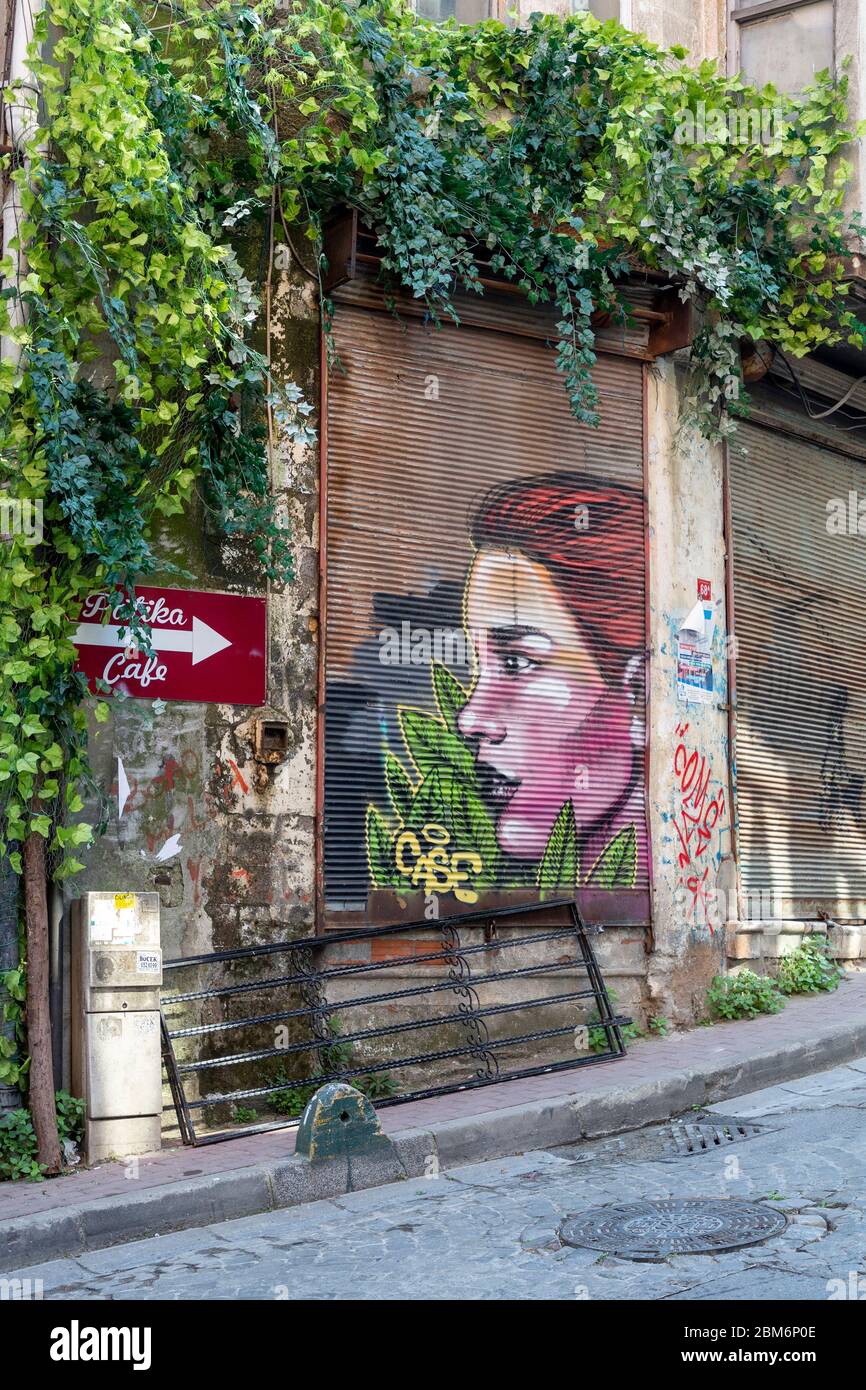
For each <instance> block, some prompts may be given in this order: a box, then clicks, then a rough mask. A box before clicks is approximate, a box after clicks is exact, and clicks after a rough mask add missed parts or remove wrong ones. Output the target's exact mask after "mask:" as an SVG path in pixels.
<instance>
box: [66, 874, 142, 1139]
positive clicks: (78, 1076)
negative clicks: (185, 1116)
mask: <svg viewBox="0 0 866 1390" xmlns="http://www.w3.org/2000/svg"><path fill="white" fill-rule="evenodd" d="M161 984H162V950H161V947H160V935H159V894H158V893H85V894H84V895H83V896H82V897H81V898H80V899H79V900H78V902H76V903H75V904H74V905H73V915H72V990H71V994H72V1020H73V1027H72V1082H73V1089H74V1091H75V1094H76V1095H79V1096H83V1097H84V1099H85V1101H86V1103H87V1109H86V1118H85V1150H86V1153H87V1158H88V1161H89V1162H91V1163H93V1162H95V1161H98V1160H99V1159H103V1158H124V1157H126V1156H128V1155H130V1154H141V1153H149V1152H151V1151H152V1150H154V1149H158V1148H159V1146H160V1136H161V1128H162V1126H161V1115H162V1062H161V1048H160V1031H159V991H160V986H161Z"/></svg>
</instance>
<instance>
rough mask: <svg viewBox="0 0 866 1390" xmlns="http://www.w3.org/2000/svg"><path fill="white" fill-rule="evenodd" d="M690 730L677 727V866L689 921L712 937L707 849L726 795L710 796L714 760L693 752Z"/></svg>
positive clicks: (722, 791)
mask: <svg viewBox="0 0 866 1390" xmlns="http://www.w3.org/2000/svg"><path fill="white" fill-rule="evenodd" d="M688 728H689V726H688V724H679V725H678V726H677V729H676V735H677V738H678V739H679V743H678V744H677V747H676V750H675V752H674V777H675V779H676V793H677V802H678V804H677V809H676V812H675V814H674V826H675V827H676V832H677V835H678V837H679V842H680V848H679V853H678V855H677V863H678V865H679V869H680V887H681V888H682V889H684V890H685V892H686V894H687V895H688V900H689V919H690V920H691V921H693V922H695V923H696V922H698V921H699V920H702V921H703V922H705V923H706V925H707V926H708V927H709V930H710V934H711V935H712V932H713V923H712V920H711V907H712V902H711V899H712V896H713V895H714V890H710V889H709V888H708V883H707V880H708V877H709V872H710V856H709V855H708V854H707V847H708V845H709V843H710V839H711V837H712V833H713V830H714V829H715V827H716V825H717V824H718V823H719V820H720V819H721V817H722V816H723V815H724V812H725V793H724V790H723V788H721V787H719V788H718V790H716V791H715V793H714V794H713V795H711V794H710V780H711V777H712V767H711V764H710V760H709V759H708V758H707V757H706V756H705V755H704V754H701V753H698V751H697V749H696V748H692V749H689V747H688V744H687V743H686V734H687V733H688Z"/></svg>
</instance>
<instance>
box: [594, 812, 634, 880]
mask: <svg viewBox="0 0 866 1390" xmlns="http://www.w3.org/2000/svg"><path fill="white" fill-rule="evenodd" d="M636 877H637V836H636V835H635V829H634V826H633V825H627V826H626V827H625V829H624V830H621V831H620V832H619V834H618V835H615V836H614V837H613V839H612V840H611V842H610V844H609V845H606V846H605V848H604V849H603V850H602V852H601V854H600V855H599V856H598V858H597V859H596V861H595V863H594V864H593V866H592V868H591V869H590V871H589V873H588V874H587V876H586V882H587V883H588V884H593V885H594V886H595V887H598V888H633V887H634V883H635V878H636Z"/></svg>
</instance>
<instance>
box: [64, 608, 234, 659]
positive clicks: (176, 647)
mask: <svg viewBox="0 0 866 1390" xmlns="http://www.w3.org/2000/svg"><path fill="white" fill-rule="evenodd" d="M121 632H122V633H123V634H124V635H123V637H121V635H120V634H121ZM72 640H73V642H74V643H75V645H76V647H131V646H134V645H135V643H134V642H132V641H131V640H130V636H129V628H121V627H114V626H112V624H111V623H79V624H78V627H77V628H76V630H75V636H74V637H73V639H72ZM150 640H151V642H152V643H153V646H154V648H155V650H156V651H158V652H192V664H193V666H197V665H198V664H199V662H200V661H207V659H208V657H209V656H216V653H217V652H221V651H223V650H224V649H225V648H226V647H230V646H231V642H230V641H229V639H228V638H227V637H221V636H220V634H219V633H218V632H214V630H213V628H212V627H208V625H207V623H203V622H202V620H201V618H193V620H192V631H191V632H190V631H187V632H178V631H177V630H176V629H175V628H171V627H154V628H151V630H150Z"/></svg>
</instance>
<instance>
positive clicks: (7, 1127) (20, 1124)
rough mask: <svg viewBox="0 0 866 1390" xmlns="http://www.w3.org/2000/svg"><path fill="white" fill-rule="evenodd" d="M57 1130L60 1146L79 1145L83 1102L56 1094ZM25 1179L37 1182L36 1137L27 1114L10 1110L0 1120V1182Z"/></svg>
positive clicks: (40, 1175)
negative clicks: (67, 1143)
mask: <svg viewBox="0 0 866 1390" xmlns="http://www.w3.org/2000/svg"><path fill="white" fill-rule="evenodd" d="M55 1102H56V1105H57V1130H58V1134H59V1136H60V1142H61V1144H63V1143H64V1141H65V1140H69V1141H71V1142H72V1143H74V1144H80V1143H81V1140H82V1138H83V1135H84V1101H83V1100H79V1099H77V1097H75V1096H71V1095H69V1093H68V1092H67V1091H58V1092H57V1093H56V1096H55ZM20 1179H28V1180H29V1181H31V1182H41V1181H42V1179H43V1169H42V1167H41V1165H40V1164H39V1163H38V1161H37V1158H36V1134H35V1131H34V1129H33V1121H32V1120H31V1118H30V1112H29V1111H27V1110H23V1109H22V1110H10V1111H9V1112H8V1114H6V1115H4V1116H3V1117H2V1118H0V1181H2V1182H17V1181H19V1180H20Z"/></svg>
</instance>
